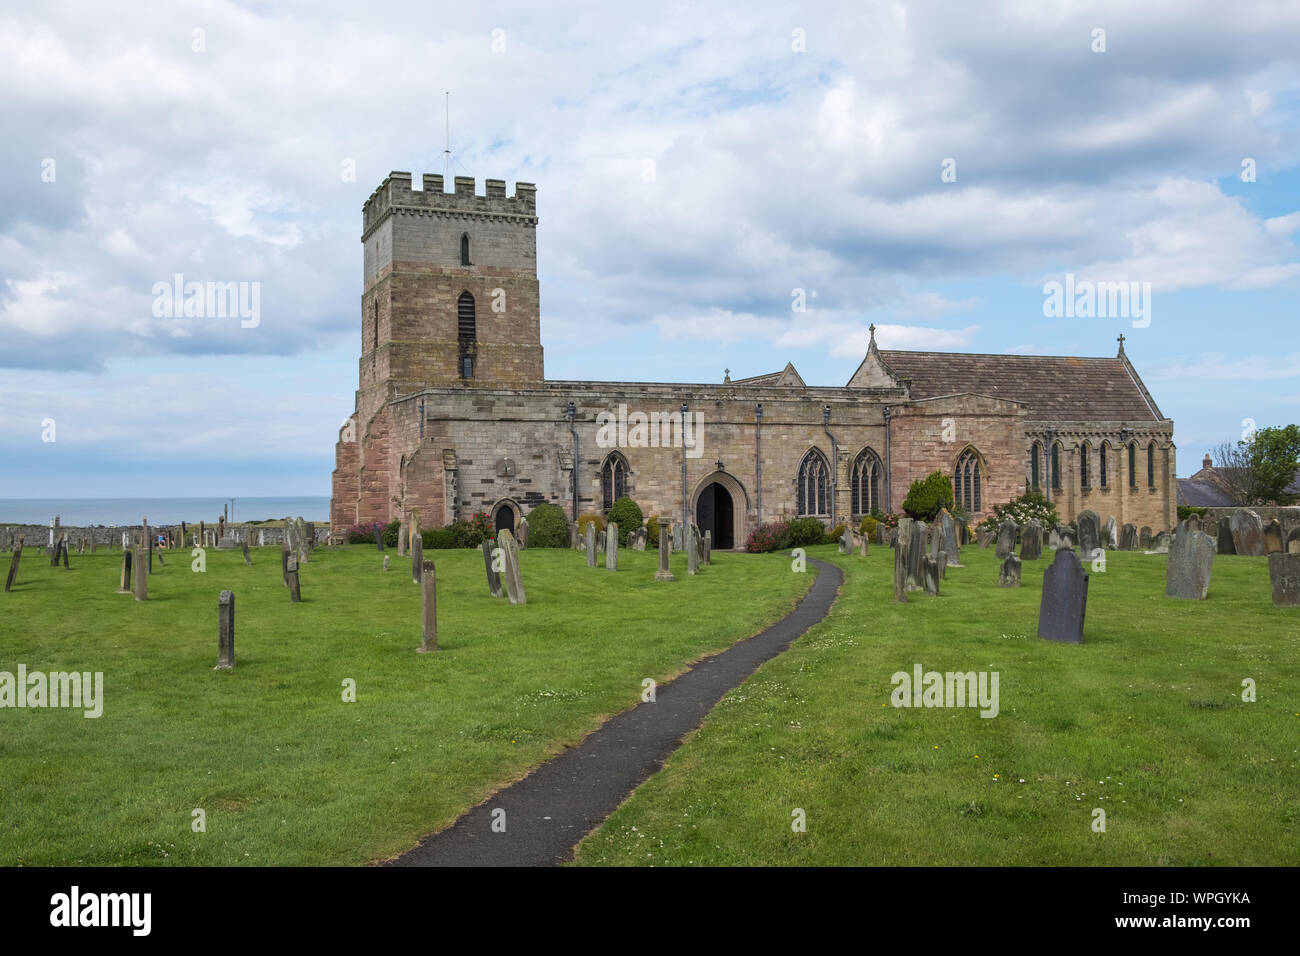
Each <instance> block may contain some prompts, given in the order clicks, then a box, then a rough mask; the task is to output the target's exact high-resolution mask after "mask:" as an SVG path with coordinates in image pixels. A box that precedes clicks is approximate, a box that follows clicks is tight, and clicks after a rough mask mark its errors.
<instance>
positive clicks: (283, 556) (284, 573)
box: [280, 541, 292, 587]
mask: <svg viewBox="0 0 1300 956" xmlns="http://www.w3.org/2000/svg"><path fill="white" fill-rule="evenodd" d="M291 553H292V551H291V550H290V548H289V542H288V541H281V542H280V580H281V581H282V582H284V586H285V587H288V586H289V555H290V554H291Z"/></svg>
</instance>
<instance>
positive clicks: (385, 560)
mask: <svg viewBox="0 0 1300 956" xmlns="http://www.w3.org/2000/svg"><path fill="white" fill-rule="evenodd" d="M384 570H385V571H387V570H388V555H384Z"/></svg>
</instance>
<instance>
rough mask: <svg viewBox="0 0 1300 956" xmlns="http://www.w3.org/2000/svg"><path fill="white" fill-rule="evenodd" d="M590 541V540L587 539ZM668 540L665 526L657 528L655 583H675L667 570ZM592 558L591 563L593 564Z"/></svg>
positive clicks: (589, 546) (669, 542)
mask: <svg viewBox="0 0 1300 956" xmlns="http://www.w3.org/2000/svg"><path fill="white" fill-rule="evenodd" d="M588 540H590V539H588ZM671 543H672V542H671V541H670V540H669V538H668V528H667V527H666V526H665V525H660V526H659V570H657V571H655V580H656V581H675V580H676V578H674V577H673V573H672V572H671V571H669V570H668V551H669V547H670V545H671ZM587 547H588V553H591V551H590V548H591V545H588V546H587ZM594 560H595V559H594V558H593V559H592V562H593V563H594Z"/></svg>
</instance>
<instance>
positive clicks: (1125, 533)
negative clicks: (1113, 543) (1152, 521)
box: [1119, 521, 1138, 551]
mask: <svg viewBox="0 0 1300 956" xmlns="http://www.w3.org/2000/svg"><path fill="white" fill-rule="evenodd" d="M1137 543H1138V528H1137V525H1135V524H1133V522H1131V521H1130V522H1128V523H1127V524H1125V525H1124V527H1123V528H1121V529H1120V532H1119V549H1120V550H1121V551H1134V550H1136V549H1137Z"/></svg>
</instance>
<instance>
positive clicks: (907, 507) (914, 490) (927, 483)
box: [903, 471, 952, 521]
mask: <svg viewBox="0 0 1300 956" xmlns="http://www.w3.org/2000/svg"><path fill="white" fill-rule="evenodd" d="M942 508H947V509H948V512H949V513H951V512H952V479H951V478H949V477H948V476H947V475H945V474H944V473H943V472H941V471H932V472H930V474H929V475H927V476H926V478H925V480H924V481H914V482H912V487H911V488H909V489H908V490H907V498H906V499H904V501H903V511H905V512H906V513H907V516H908V517H909V518H913V519H916V520H919V521H933V520H934V516H935V515H937V514H938V513H939V511H940V509H942Z"/></svg>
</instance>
